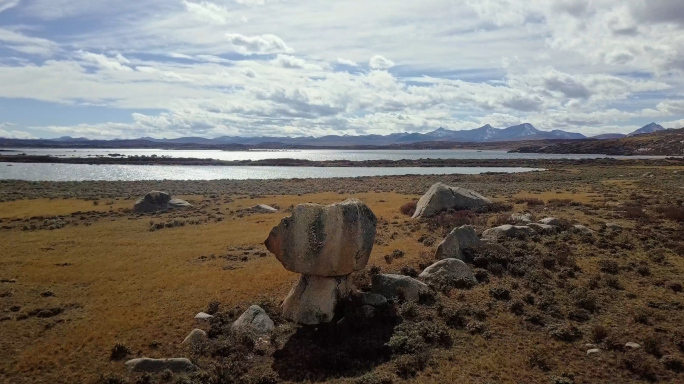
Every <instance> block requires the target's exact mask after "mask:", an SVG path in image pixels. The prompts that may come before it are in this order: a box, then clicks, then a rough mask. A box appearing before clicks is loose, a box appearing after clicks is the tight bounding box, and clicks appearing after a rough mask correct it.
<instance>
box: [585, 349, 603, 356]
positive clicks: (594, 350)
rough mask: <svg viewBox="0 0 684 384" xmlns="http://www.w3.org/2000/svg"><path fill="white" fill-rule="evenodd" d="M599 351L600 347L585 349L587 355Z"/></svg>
mask: <svg viewBox="0 0 684 384" xmlns="http://www.w3.org/2000/svg"><path fill="white" fill-rule="evenodd" d="M600 352H601V350H600V349H598V348H594V349H590V350H588V351H587V355H593V354H596V353H600Z"/></svg>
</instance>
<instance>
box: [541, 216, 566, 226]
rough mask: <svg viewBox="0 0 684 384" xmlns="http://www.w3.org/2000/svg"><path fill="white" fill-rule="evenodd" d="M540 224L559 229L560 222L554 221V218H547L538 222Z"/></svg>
mask: <svg viewBox="0 0 684 384" xmlns="http://www.w3.org/2000/svg"><path fill="white" fill-rule="evenodd" d="M539 222H540V223H541V224H546V225H553V226H554V227H560V225H561V222H560V220H558V219H556V218H555V217H547V218H545V219H541V220H539Z"/></svg>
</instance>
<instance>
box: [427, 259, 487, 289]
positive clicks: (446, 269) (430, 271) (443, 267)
mask: <svg viewBox="0 0 684 384" xmlns="http://www.w3.org/2000/svg"><path fill="white" fill-rule="evenodd" d="M418 277H420V278H421V279H423V281H426V282H428V283H429V282H431V281H435V280H441V279H449V280H451V281H457V280H466V281H468V282H470V283H472V284H477V279H476V278H475V275H473V271H471V270H470V267H468V265H467V264H466V263H464V262H463V261H462V260H459V259H444V260H440V261H438V262H436V263H434V264H432V265H431V266H429V267H427V268H425V270H424V271H423V272H422V273H421V274H420V275H419V276H418Z"/></svg>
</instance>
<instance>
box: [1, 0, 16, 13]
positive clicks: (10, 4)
mask: <svg viewBox="0 0 684 384" xmlns="http://www.w3.org/2000/svg"><path fill="white" fill-rule="evenodd" d="M20 1H21V0H0V12H3V11H6V10H8V9H10V8H14V7H16V6H17V4H19V2H20Z"/></svg>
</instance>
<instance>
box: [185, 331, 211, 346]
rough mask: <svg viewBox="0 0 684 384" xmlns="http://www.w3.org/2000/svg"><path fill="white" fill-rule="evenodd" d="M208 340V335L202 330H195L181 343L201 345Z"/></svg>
mask: <svg viewBox="0 0 684 384" xmlns="http://www.w3.org/2000/svg"><path fill="white" fill-rule="evenodd" d="M206 339H207V333H206V332H204V331H203V330H201V329H193V330H192V331H191V332H190V333H189V334H188V336H186V337H185V340H183V342H182V343H181V345H193V344H197V343H201V342H203V341H204V340H206Z"/></svg>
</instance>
